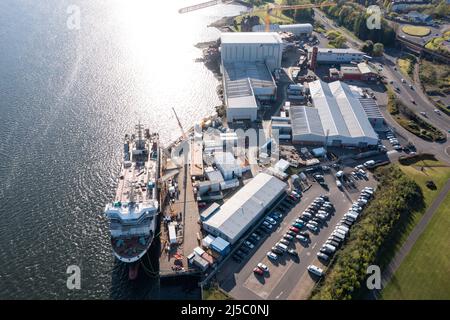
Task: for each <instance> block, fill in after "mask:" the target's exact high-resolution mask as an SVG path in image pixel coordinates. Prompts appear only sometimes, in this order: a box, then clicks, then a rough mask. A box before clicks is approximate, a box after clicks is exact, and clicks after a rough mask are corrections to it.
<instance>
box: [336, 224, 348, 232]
mask: <svg viewBox="0 0 450 320" xmlns="http://www.w3.org/2000/svg"><path fill="white" fill-rule="evenodd" d="M337 228H339V229H340V230H342V231H344V232H345V234H347V233H348V232H349V231H350V229H349V228H347V227H346V226H344V225H342V224H339V225H338V226H337Z"/></svg>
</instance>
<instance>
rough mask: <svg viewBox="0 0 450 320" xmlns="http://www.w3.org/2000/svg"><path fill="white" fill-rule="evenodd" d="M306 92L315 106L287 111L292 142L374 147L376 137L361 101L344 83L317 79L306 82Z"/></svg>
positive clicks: (293, 107) (376, 140)
mask: <svg viewBox="0 0 450 320" xmlns="http://www.w3.org/2000/svg"><path fill="white" fill-rule="evenodd" d="M309 90H310V94H311V98H312V102H313V106H314V107H306V106H292V107H291V109H290V118H291V127H292V142H293V143H298V144H308V145H325V144H326V145H328V146H356V147H366V146H369V145H377V143H378V136H377V134H376V133H375V131H374V129H373V128H372V126H371V124H370V122H369V119H368V117H367V115H366V112H365V111H364V108H363V106H362V105H361V102H360V101H359V99H358V97H356V96H355V95H354V93H353V92H352V91H351V89H350V87H349V86H348V85H347V84H345V83H343V82H340V81H335V82H332V83H330V84H327V83H325V82H323V81H321V80H317V81H313V82H310V83H309Z"/></svg>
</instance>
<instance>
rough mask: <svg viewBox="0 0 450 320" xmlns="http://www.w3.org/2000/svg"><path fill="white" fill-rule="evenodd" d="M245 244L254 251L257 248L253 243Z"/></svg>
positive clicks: (246, 242)
mask: <svg viewBox="0 0 450 320" xmlns="http://www.w3.org/2000/svg"><path fill="white" fill-rule="evenodd" d="M244 244H245V245H246V246H247V247H249V248H250V249H253V248H254V247H255V245H254V244H253V243H251V242H250V241H245V242H244Z"/></svg>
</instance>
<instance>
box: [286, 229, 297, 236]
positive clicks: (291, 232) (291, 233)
mask: <svg viewBox="0 0 450 320" xmlns="http://www.w3.org/2000/svg"><path fill="white" fill-rule="evenodd" d="M286 234H288V235H290V236H293V237H295V236H296V235H297V234H296V233H295V232H294V231H291V230H288V232H286Z"/></svg>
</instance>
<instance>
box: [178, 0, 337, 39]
mask: <svg viewBox="0 0 450 320" xmlns="http://www.w3.org/2000/svg"><path fill="white" fill-rule="evenodd" d="M232 2H233V1H229V0H213V1H207V2H203V3H199V4H196V5H193V6H189V7H185V8H181V9H180V10H178V12H179V13H187V12H191V11H195V10H200V9H203V8H207V7H211V6H215V5H217V4H222V3H223V4H229V3H232ZM335 5H336V3H335V2H323V3H318V4H316V3H307V4H296V5H276V4H268V5H267V6H266V7H264V8H254V9H252V10H250V11H249V12H248V13H249V14H256V13H260V12H265V13H266V16H265V19H264V22H265V26H266V27H265V30H266V32H269V31H270V15H271V14H272V12H273V11H285V10H297V9H311V8H322V7H331V6H335Z"/></svg>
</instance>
